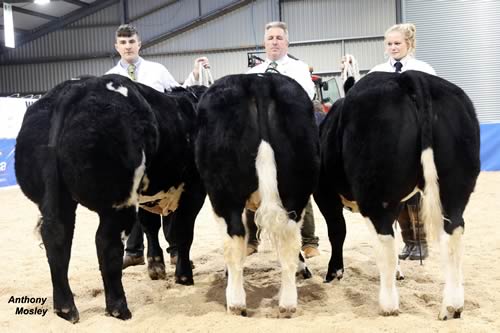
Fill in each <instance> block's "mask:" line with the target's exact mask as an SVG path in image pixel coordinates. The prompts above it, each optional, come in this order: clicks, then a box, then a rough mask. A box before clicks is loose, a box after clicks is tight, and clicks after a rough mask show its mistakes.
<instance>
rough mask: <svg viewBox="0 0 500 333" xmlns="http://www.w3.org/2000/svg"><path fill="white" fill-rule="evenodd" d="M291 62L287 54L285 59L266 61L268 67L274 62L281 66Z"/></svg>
mask: <svg viewBox="0 0 500 333" xmlns="http://www.w3.org/2000/svg"><path fill="white" fill-rule="evenodd" d="M289 60H290V58H289V57H288V55H287V54H285V55H284V56H283V57H281V58H279V59H278V60H270V59H266V65H267V66H268V65H269V64H270V63H272V62H273V61H274V62H275V63H277V64H278V66H279V65H285V64H286V63H288V61H289Z"/></svg>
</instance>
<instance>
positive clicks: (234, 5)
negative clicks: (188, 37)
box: [142, 0, 254, 49]
mask: <svg viewBox="0 0 500 333" xmlns="http://www.w3.org/2000/svg"><path fill="white" fill-rule="evenodd" d="M252 1H254V0H237V1H233V2H231V3H229V4H228V5H226V6H224V7H222V8H219V9H216V10H214V11H212V12H210V13H207V14H205V15H203V16H199V17H197V18H195V19H194V20H191V21H189V22H187V23H185V24H182V25H180V26H178V27H177V28H174V29H172V30H170V31H167V32H165V33H163V34H161V35H159V36H156V37H153V38H151V39H150V40H147V41H143V42H142V48H143V49H147V48H148V47H151V46H153V45H155V44H158V43H160V42H163V41H164V40H167V39H169V38H172V37H175V36H177V35H180V34H181V33H183V32H186V31H188V30H191V29H193V28H196V27H197V26H200V25H202V24H203V23H205V22H208V21H211V20H213V19H216V18H218V17H220V16H222V15H224V14H227V13H229V12H232V11H233V10H236V9H238V8H241V7H243V6H245V5H247V4H249V3H251V2H252Z"/></svg>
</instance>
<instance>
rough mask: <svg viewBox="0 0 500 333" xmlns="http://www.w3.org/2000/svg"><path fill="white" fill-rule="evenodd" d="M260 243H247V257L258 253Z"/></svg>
mask: <svg viewBox="0 0 500 333" xmlns="http://www.w3.org/2000/svg"><path fill="white" fill-rule="evenodd" d="M258 246H259V245H257V244H250V243H249V244H247V257H248V256H251V255H252V254H254V253H257V252H258V251H259V250H258V249H257V248H258Z"/></svg>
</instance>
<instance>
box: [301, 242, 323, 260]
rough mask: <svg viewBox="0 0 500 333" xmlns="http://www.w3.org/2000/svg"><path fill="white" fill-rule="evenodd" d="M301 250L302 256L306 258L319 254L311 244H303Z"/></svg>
mask: <svg viewBox="0 0 500 333" xmlns="http://www.w3.org/2000/svg"><path fill="white" fill-rule="evenodd" d="M302 251H303V252H304V257H305V258H306V259H308V258H312V257H316V256H319V255H320V253H319V250H318V248H317V247H315V246H311V245H306V246H303V247H302Z"/></svg>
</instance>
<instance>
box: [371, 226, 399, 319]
mask: <svg viewBox="0 0 500 333" xmlns="http://www.w3.org/2000/svg"><path fill="white" fill-rule="evenodd" d="M366 221H367V226H368V229H369V230H370V231H371V233H372V234H373V235H374V236H375V237H374V238H377V240H378V241H375V242H374V247H375V257H376V260H377V266H378V269H379V273H380V293H379V304H380V308H381V312H382V315H384V316H389V315H397V314H398V313H399V296H398V291H397V289H396V264H397V261H398V259H397V258H398V255H397V250H396V242H395V239H394V237H393V236H391V235H380V234H378V233H377V232H376V230H375V227H374V226H373V223H372V221H371V220H370V219H368V218H366Z"/></svg>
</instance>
